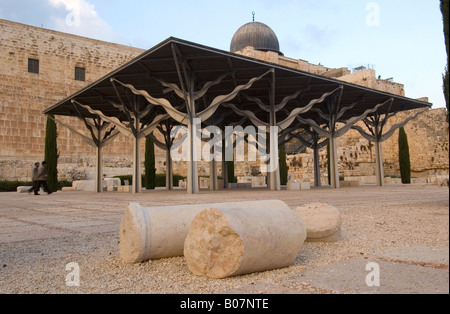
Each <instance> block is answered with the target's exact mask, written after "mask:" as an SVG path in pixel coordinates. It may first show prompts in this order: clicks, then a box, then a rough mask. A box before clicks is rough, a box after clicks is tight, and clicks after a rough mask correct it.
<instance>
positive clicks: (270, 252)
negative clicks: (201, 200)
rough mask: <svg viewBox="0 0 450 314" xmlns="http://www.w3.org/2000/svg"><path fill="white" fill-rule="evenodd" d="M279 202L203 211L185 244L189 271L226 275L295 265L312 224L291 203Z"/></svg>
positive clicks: (218, 275)
mask: <svg viewBox="0 0 450 314" xmlns="http://www.w3.org/2000/svg"><path fill="white" fill-rule="evenodd" d="M263 205H264V203H263ZM276 205H277V206H271V207H268V206H259V207H258V206H255V207H246V208H242V207H236V208H227V209H217V208H211V209H207V210H205V211H202V212H201V213H200V214H199V215H198V216H197V217H195V219H194V220H193V222H192V225H191V228H190V230H189V233H188V235H187V238H186V242H185V246H184V256H185V258H186V261H187V264H188V267H189V269H190V270H191V271H192V272H193V273H194V274H195V275H199V276H207V277H210V278H216V279H222V278H227V277H231V276H238V275H244V274H249V273H254V272H259V271H266V270H273V269H278V268H284V267H288V266H292V265H293V264H294V261H295V258H296V257H297V256H298V253H299V252H300V249H301V248H302V246H303V243H304V241H305V239H306V228H305V226H304V224H303V222H302V220H301V219H300V217H298V215H297V214H296V213H295V211H293V210H291V209H290V208H289V207H288V206H287V205H286V204H285V203H283V202H281V201H280V202H278V204H276Z"/></svg>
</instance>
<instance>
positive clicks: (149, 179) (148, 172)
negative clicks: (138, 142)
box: [144, 137, 156, 190]
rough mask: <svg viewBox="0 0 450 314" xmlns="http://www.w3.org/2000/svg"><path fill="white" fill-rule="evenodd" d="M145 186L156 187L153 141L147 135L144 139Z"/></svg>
mask: <svg viewBox="0 0 450 314" xmlns="http://www.w3.org/2000/svg"><path fill="white" fill-rule="evenodd" d="M144 167H145V188H146V189H147V190H154V189H155V188H156V167H155V143H153V141H152V140H151V139H150V137H147V139H146V141H145V163H144Z"/></svg>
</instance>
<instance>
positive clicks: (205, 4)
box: [0, 0, 447, 108]
mask: <svg viewBox="0 0 450 314" xmlns="http://www.w3.org/2000/svg"><path fill="white" fill-rule="evenodd" d="M253 11H255V13H256V20H257V21H259V22H263V23H265V24H267V25H269V26H270V27H271V28H272V29H273V30H274V31H275V33H276V34H277V35H278V38H279V41H280V46H281V51H282V52H283V53H284V54H285V55H286V56H287V57H290V58H296V59H303V60H306V61H309V62H311V63H314V64H318V63H321V64H323V65H325V66H327V67H335V68H339V67H348V68H350V69H352V68H354V67H357V66H360V65H364V66H366V67H367V66H369V65H370V67H373V68H374V69H375V70H376V71H377V75H380V76H381V77H382V78H391V77H393V78H394V81H396V82H399V83H402V84H405V90H406V96H407V97H411V98H419V97H425V96H427V97H429V98H430V102H432V103H433V104H434V108H438V107H444V106H445V103H444V96H443V92H442V73H443V72H444V69H445V66H446V64H447V60H446V54H445V45H444V35H443V26H442V15H441V12H440V10H439V0H410V1H407V0H377V1H371V0H321V1H317V0H278V1H274V0H247V1H242V0H241V1H238V0H229V1H216V0H208V1H206V0H190V1H185V0H184V1H181V0H165V1H155V0H149V1H142V0H139V1H138V0H126V1H124V0H0V18H3V19H8V20H12V21H16V22H20V23H25V24H30V25H34V26H39V27H40V26H43V27H44V28H49V29H54V30H58V31H63V32H68V33H73V34H77V35H81V36H87V37H91V38H96V39H100V40H106V41H111V42H116V43H120V44H124V45H131V46H134V47H139V48H143V49H149V48H151V47H153V46H155V45H156V44H158V43H159V42H161V41H163V40H165V39H167V38H168V37H170V36H174V37H178V38H182V39H185V40H189V41H193V42H196V43H199V44H203V45H207V46H211V47H215V48H219V49H223V50H229V45H230V42H231V38H232V37H233V34H234V33H235V32H236V31H237V29H238V28H239V27H240V26H242V25H243V24H245V23H248V22H250V21H251V20H252V12H253Z"/></svg>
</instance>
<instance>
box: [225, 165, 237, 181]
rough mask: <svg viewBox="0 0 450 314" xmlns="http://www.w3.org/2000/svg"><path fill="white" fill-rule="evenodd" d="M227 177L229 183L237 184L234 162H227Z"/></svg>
mask: <svg viewBox="0 0 450 314" xmlns="http://www.w3.org/2000/svg"><path fill="white" fill-rule="evenodd" d="M227 175H228V183H237V180H236V177H235V176H234V161H227Z"/></svg>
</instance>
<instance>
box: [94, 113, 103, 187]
mask: <svg viewBox="0 0 450 314" xmlns="http://www.w3.org/2000/svg"><path fill="white" fill-rule="evenodd" d="M98 120H99V121H98V122H97V123H96V124H95V125H96V126H97V130H96V131H97V139H100V138H101V136H102V127H101V125H102V122H101V119H100V118H98ZM102 149H103V144H102V143H101V142H100V141H97V149H96V156H95V157H96V167H97V169H96V171H95V186H96V190H97V193H102V192H103V152H102Z"/></svg>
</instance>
